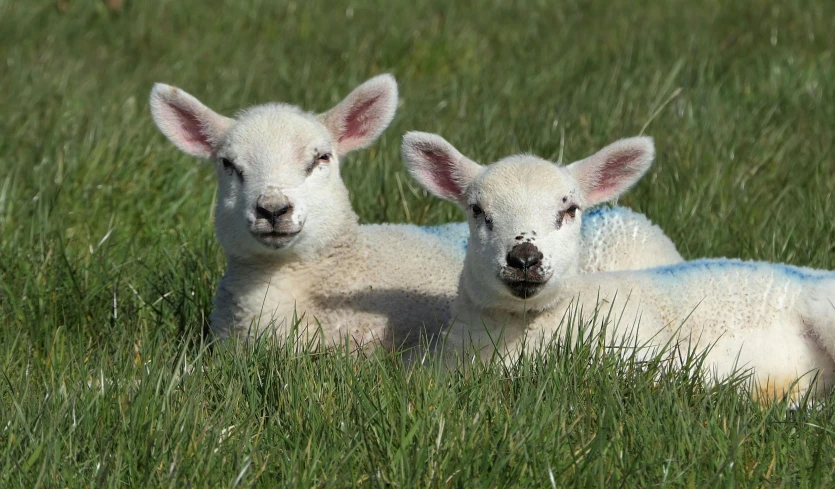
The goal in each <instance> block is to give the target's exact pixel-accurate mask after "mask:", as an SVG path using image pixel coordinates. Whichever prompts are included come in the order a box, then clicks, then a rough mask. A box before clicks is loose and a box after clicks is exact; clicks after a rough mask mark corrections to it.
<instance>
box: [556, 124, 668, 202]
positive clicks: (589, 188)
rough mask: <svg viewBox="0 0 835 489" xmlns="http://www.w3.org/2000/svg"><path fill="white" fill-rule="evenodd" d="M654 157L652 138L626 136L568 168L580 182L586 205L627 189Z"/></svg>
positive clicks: (645, 169)
mask: <svg viewBox="0 0 835 489" xmlns="http://www.w3.org/2000/svg"><path fill="white" fill-rule="evenodd" d="M654 157H655V145H654V144H653V143H652V138H648V137H637V138H627V139H621V140H620V141H616V142H614V143H612V144H610V145H608V146H606V147H605V148H603V149H601V150H600V151H598V152H597V153H595V154H593V155H591V156H589V157H588V158H586V159H584V160H580V161H577V162H575V163H572V164H571V165H569V166H568V167H567V168H568V171H569V172H571V174H572V175H573V176H574V178H576V179H577V181H578V182H579V183H580V189H581V190H582V192H583V194H584V199H585V203H586V205H595V204H599V203H601V202H605V201H607V200H611V199H614V198H616V197H618V196H619V195H621V194H623V193H624V192H626V191H627V190H629V188H630V187H631V186H632V185H634V184H635V183H636V182H637V181H638V180H640V179H641V177H642V176H644V173H646V171H647V170H649V167H650V166H651V165H652V160H653V158H654Z"/></svg>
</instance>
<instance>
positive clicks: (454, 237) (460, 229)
mask: <svg viewBox="0 0 835 489" xmlns="http://www.w3.org/2000/svg"><path fill="white" fill-rule="evenodd" d="M420 229H422V230H424V231H426V232H427V233H429V234H434V235H435V236H437V237H439V238H441V239H443V240H444V241H450V242H452V243H453V244H454V245H457V246H459V247H460V249H461V250H462V251H467V240H468V239H469V238H470V228H469V226H467V223H466V222H451V223H449V224H441V225H440V226H420Z"/></svg>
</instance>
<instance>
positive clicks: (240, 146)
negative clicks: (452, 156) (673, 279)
mask: <svg viewBox="0 0 835 489" xmlns="http://www.w3.org/2000/svg"><path fill="white" fill-rule="evenodd" d="M396 105H397V85H396V83H395V81H394V78H393V77H391V76H390V75H381V76H378V77H375V78H372V79H371V80H369V81H367V82H365V83H363V84H362V85H360V86H359V87H357V88H356V89H355V90H354V91H353V92H351V93H350V94H349V95H348V96H347V97H346V98H345V99H344V100H343V101H342V102H340V103H339V104H337V105H336V106H335V107H333V108H332V109H330V110H329V111H327V112H325V113H324V114H320V115H314V114H311V113H307V112H304V111H302V110H301V109H299V108H298V107H295V106H291V105H286V104H267V105H261V106H256V107H253V108H250V109H248V110H245V111H243V112H241V113H240V114H239V115H238V116H237V117H236V118H235V119H231V118H227V117H224V116H222V115H220V114H217V113H215V112H214V111H212V110H211V109H209V108H208V107H206V106H205V105H203V104H202V103H201V102H199V101H198V100H197V99H196V98H194V97H192V96H191V95H189V94H187V93H185V92H184V91H182V90H180V89H178V88H175V87H171V86H167V85H162V84H158V85H156V86H155V87H154V89H153V91H152V93H151V111H152V115H153V118H154V121H155V122H156V124H157V126H158V127H159V129H160V130H161V131H162V133H163V134H164V135H165V136H167V137H168V139H169V140H171V141H172V142H173V143H174V144H175V145H176V146H177V147H178V148H179V149H181V150H182V151H184V152H185V153H187V154H190V155H193V156H196V157H199V158H204V159H209V160H213V161H214V162H215V168H216V173H217V178H218V199H217V208H216V212H215V225H216V234H217V238H218V241H219V242H220V244H221V246H222V248H223V249H224V251H225V254H226V258H227V268H226V272H225V274H224V277H223V279H222V280H221V282H220V284H219V286H218V291H217V295H216V297H215V303H214V311H213V313H212V318H211V328H212V331H213V332H214V333H215V335H216V336H218V337H220V338H228V337H230V336H235V337H240V338H243V339H244V340H249V339H252V338H254V337H256V336H261V335H266V336H268V337H272V338H275V339H280V340H281V339H286V338H288V337H289V336H290V335H291V334H296V335H298V336H299V337H300V339H301V341H303V343H304V344H305V345H315V344H322V343H324V344H325V345H331V344H337V343H342V342H343V341H344V340H348V341H351V342H353V343H354V344H355V345H356V346H357V347H360V346H361V347H363V348H364V347H369V348H370V347H375V346H383V347H386V348H401V347H403V348H410V347H411V346H413V345H415V343H416V342H417V341H418V340H419V334H420V333H421V332H425V333H426V334H427V335H429V336H430V337H431V336H432V335H433V334H435V332H436V331H437V330H438V329H439V327H440V326H441V325H444V324H446V322H447V321H448V319H449V314H450V310H451V305H452V302H453V300H454V298H455V291H456V288H457V283H458V275H459V274H460V271H461V267H462V264H463V259H464V243H465V236H466V234H467V233H468V228H467V227H466V225H465V224H452V225H446V226H441V227H436V228H420V227H417V226H413V225H392V224H380V225H359V224H358V223H357V221H358V218H357V215H356V214H355V213H354V211H353V210H352V209H351V206H350V202H349V199H348V190H347V188H346V187H345V184H344V183H343V181H342V179H341V178H340V175H339V163H340V159H341V158H342V157H343V156H345V155H346V154H348V153H349V152H351V151H353V150H356V149H359V148H362V147H365V146H367V145H369V144H371V143H372V142H373V141H374V140H375V139H376V138H377V137H378V136H379V135H380V134H381V133H382V131H383V130H384V129H385V128H386V127H387V126H388V124H389V123H390V122H391V120H392V118H393V116H394V112H395V108H396ZM612 214H613V218H617V219H619V220H621V221H623V222H624V223H625V224H627V225H633V224H634V228H635V229H634V231H635V235H634V238H632V240H633V241H635V242H639V241H641V240H647V241H648V242H657V243H659V244H658V245H657V247H659V248H666V251H667V253H666V255H663V256H664V257H666V258H664V259H667V260H673V261H675V259H676V258H677V259H678V260H680V257H679V256H678V254H677V253H676V252H675V247H674V246H673V245H672V243H671V242H670V241H669V239H668V238H667V237H666V236H664V234H663V233H662V232H661V231H660V229H658V228H655V227H653V226H652V225H651V224H650V223H649V221H647V220H646V219H645V218H643V217H642V216H637V215H631V214H629V213H627V212H620V213H618V212H617V211H614V212H613V213H612ZM641 226H643V227H644V228H646V229H643V228H642V227H641ZM590 236H593V237H594V239H599V243H600V244H601V245H605V246H628V245H625V244H623V243H621V242H619V241H617V240H613V239H607V238H606V236H605V233H604V235H603V236H596V235H595V234H594V233H591V232H590ZM609 255H612V257H614V258H613V259H608V261H607V260H602V261H601V260H598V259H595V260H593V263H594V264H595V265H594V266H604V267H605V266H611V267H616V266H617V265H618V264H619V260H620V262H621V263H623V264H627V265H631V264H632V262H631V261H630V260H627V259H623V258H622V257H621V258H617V256H618V253H616V252H614V253H613V252H610V251H608V250H606V251H601V252H600V253H598V254H597V256H609ZM659 259H661V257H659ZM421 328H425V330H424V331H422V330H421Z"/></svg>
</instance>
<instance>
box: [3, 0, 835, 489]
mask: <svg viewBox="0 0 835 489" xmlns="http://www.w3.org/2000/svg"><path fill="white" fill-rule="evenodd" d="M834 28H835V4H832V3H831V2H827V1H824V0H819V1H812V0H808V1H805V0H790V1H786V2H772V1H766V0H743V1H740V2H719V1H715V0H697V1H685V0H673V1H669V2H654V1H649V0H639V1H636V2H617V3H615V2H607V1H604V0H587V1H566V2H546V1H536V2H528V3H525V4H517V3H513V2H498V1H466V2H445V1H442V0H418V1H411V2H406V1H396V2H393V3H388V4H384V5H383V4H378V2H370V1H365V0H359V1H351V2H347V1H341V0H339V1H334V2H321V3H318V4H317V3H314V2H268V1H259V0H245V1H218V0H212V1H206V2H188V1H186V2H176V1H165V0H154V1H147V2H130V1H129V2H127V3H126V6H125V8H124V9H123V10H121V11H119V12H116V13H111V12H109V11H108V10H107V9H106V8H105V7H104V6H103V5H102V4H101V2H94V1H89V2H73V3H71V4H70V5H69V9H68V10H66V11H61V10H60V9H58V8H57V7H56V3H55V2H52V1H36V2H16V1H11V0H5V1H4V0H0V94H2V95H0V115H2V117H0V134H2V137H0V325H2V326H3V327H2V329H0V374H2V376H1V378H0V414H2V419H0V422H2V427H0V465H2V471H0V486H2V487H105V486H107V487H109V486H126V487H161V486H168V487H181V486H194V487H209V486H211V487H216V486H221V487H226V486H263V487H274V486H352V485H398V486H407V487H409V486H441V485H452V486H468V487H469V486H495V487H505V486H536V487H543V486H545V487H548V486H556V487H564V486H596V487H616V486H625V487H648V486H685V487H718V486H728V487H730V486H734V487H737V486H740V487H748V486H750V487H763V486H768V487H776V486H787V487H827V486H829V485H831V484H832V483H833V479H834V478H835V476H833V473H832V469H831V467H832V463H833V461H834V460H835V443H833V439H835V437H833V429H832V425H833V423H832V421H833V419H834V417H833V416H834V415H835V413H833V408H832V403H831V402H830V401H828V400H824V401H822V402H820V403H819V404H817V405H816V406H814V407H811V408H810V407H807V406H800V407H799V408H798V409H796V410H789V409H788V406H787V405H786V404H785V403H780V402H778V403H774V404H760V403H756V402H753V401H752V400H751V399H750V398H749V397H748V396H745V395H740V394H739V391H738V389H737V387H738V386H737V385H736V384H735V383H734V382H730V383H723V384H719V385H712V384H710V383H705V382H704V381H703V378H702V375H698V374H696V372H693V371H692V370H689V369H683V370H678V369H669V368H667V367H665V365H664V364H663V363H656V364H649V365H646V364H641V365H639V366H636V364H635V362H630V360H629V358H626V359H623V358H619V357H618V356H616V355H604V354H601V353H602V352H601V351H600V349H599V346H598V345H597V344H594V343H581V344H580V345H579V346H577V347H568V346H565V345H555V346H554V347H553V348H551V349H549V350H547V351H546V352H544V353H543V354H542V355H541V356H539V357H534V358H526V359H525V360H523V361H522V362H521V363H520V364H519V365H517V366H514V367H509V368H505V367H503V366H500V365H491V366H475V367H474V368H473V369H472V370H469V371H468V372H466V373H464V372H461V373H456V374H448V375H445V374H442V373H441V372H440V371H439V370H437V369H433V368H419V369H414V370H411V371H404V370H403V369H402V368H401V365H400V360H399V359H398V358H397V357H396V356H391V355H375V356H372V357H370V358H357V357H354V356H351V355H347V354H345V352H344V351H333V352H322V353H303V352H302V350H299V349H294V348H291V346H292V345H291V346H288V347H287V348H265V347H264V345H260V344H258V345H254V346H252V347H242V346H241V347H235V346H232V347H229V348H214V347H212V346H210V345H208V344H207V341H208V339H209V338H208V337H206V336H204V334H203V333H204V332H205V328H206V322H207V317H208V315H209V314H210V312H211V301H212V296H213V293H214V287H215V284H216V283H217V280H218V279H219V277H220V274H221V273H222V270H223V265H224V263H223V260H224V259H223V256H222V254H221V252H220V250H219V248H218V246H217V244H216V243H215V240H214V237H213V224H212V221H213V216H212V207H213V202H214V198H215V196H214V187H215V186H214V176H213V172H212V170H211V169H210V168H209V167H208V165H204V164H201V163H200V162H197V161H194V160H193V159H191V158H188V157H186V156H184V155H182V154H180V153H179V152H177V151H176V150H175V149H174V148H173V147H172V146H171V145H170V144H169V143H168V142H167V141H166V140H165V139H164V138H163V137H162V136H161V135H160V134H159V133H158V132H157V131H156V129H155V127H154V126H153V123H152V122H151V120H150V117H149V113H148V107H147V97H148V94H149V91H150V87H151V85H152V83H153V82H155V81H163V82H167V83H172V84H175V85H177V86H180V87H182V88H183V89H185V90H187V91H189V92H191V93H193V94H194V95H196V96H197V97H199V98H200V99H201V100H203V101H204V102H205V103H207V104H208V105H209V106H211V107H213V108H214V109H216V110H218V111H220V112H223V113H225V114H229V115H232V114H234V113H235V111H236V110H238V109H240V108H243V107H246V106H248V105H251V104H255V103H262V102H267V101H275V100H278V101H285V102H291V103H295V104H299V105H301V106H303V107H304V108H306V109H309V110H315V111H324V110H326V109H327V108H329V107H330V106H332V105H333V104H334V103H336V102H337V101H338V100H340V98H341V97H342V96H344V95H345V94H346V93H347V92H348V91H349V90H350V89H351V88H352V87H353V86H355V85H356V84H358V83H359V82H361V81H363V80H364V79H366V78H368V77H370V76H372V75H374V74H377V73H380V72H384V71H387V72H391V73H393V74H394V75H395V76H396V77H397V79H398V81H399V82H400V90H401V96H402V103H401V106H400V108H399V110H398V115H397V117H396V119H395V121H394V123H393V124H392V126H391V128H390V129H388V130H387V131H386V133H385V134H384V135H383V137H382V139H381V140H380V142H379V143H378V144H376V145H375V146H374V147H372V148H370V149H367V150H364V151H362V152H360V153H358V154H356V155H355V156H352V157H351V158H350V159H349V160H348V161H347V162H346V163H345V165H344V166H343V176H344V178H345V180H346V182H347V184H348V186H349V188H350V190H351V192H352V202H353V204H354V206H355V208H356V209H357V212H358V213H359V214H360V217H361V219H362V220H363V222H382V221H395V222H414V223H419V224H434V223H441V222H447V221H450V220H460V219H462V215H461V214H460V213H459V211H458V210H457V209H456V208H454V206H452V205H450V204H447V203H442V202H438V201H437V200H435V199H433V198H431V197H430V196H429V195H427V194H426V193H425V192H423V191H421V190H419V188H418V187H417V185H416V184H415V183H414V182H413V181H412V180H410V179H409V177H408V176H407V173H406V172H405V170H404V167H403V165H402V163H401V162H400V158H399V154H398V149H399V142H400V135H401V134H402V133H403V132H405V131H407V130H412V129H415V130H424V131H432V132H439V133H441V134H442V135H444V136H445V137H446V138H448V139H449V140H450V141H451V142H453V143H454V144H455V145H456V146H457V147H459V148H460V149H461V150H462V151H463V152H464V153H465V154H468V155H470V156H472V157H473V158H475V159H477V160H478V161H481V162H485V163H486V162H490V161H492V160H495V159H497V158H499V157H501V156H505V155H508V154H511V153H514V152H520V151H526V152H532V153H535V154H538V155H541V156H543V157H546V158H551V159H554V160H562V161H564V162H568V161H572V160H575V159H579V158H581V157H583V156H585V155H587V154H589V153H591V152H593V151H594V150H596V149H598V148H600V147H602V146H603V145H605V144H607V143H608V142H611V141H613V140H615V139H617V138H620V137H625V136H629V135H635V134H638V133H639V132H641V131H642V130H643V132H644V133H645V134H648V135H651V136H653V137H654V138H655V141H656V146H657V153H658V156H657V159H656V163H655V165H654V167H653V169H652V171H651V172H650V174H649V175H648V176H647V177H645V178H644V180H643V181H642V183H641V184H640V185H639V186H638V187H637V188H636V189H634V190H633V191H631V192H630V193H629V194H628V195H627V196H626V197H625V198H624V199H622V201H621V204H624V205H628V206H631V207H633V208H635V209H637V210H639V211H642V212H645V213H646V214H647V215H649V216H650V218H652V219H653V220H654V221H655V222H656V223H658V224H659V225H660V226H661V227H662V228H663V229H664V230H665V231H667V233H668V234H669V235H670V237H671V238H672V239H673V240H674V241H675V242H676V244H677V245H678V246H679V248H680V250H681V251H682V253H683V254H684V255H685V256H687V257H693V258H695V257H701V256H735V257H742V258H754V259H761V260H773V261H781V262H788V263H793V264H799V265H805V266H814V267H819V268H828V269H832V268H835V245H833V237H835V224H833V218H832V216H833V215H835V213H833V211H835V198H834V197H833V193H835V163H834V161H835V159H833V125H834V124H835V104H833V103H832V101H833V100H834V99H835V69H834V68H833V48H832V43H831V33H832V31H833V29H834Z"/></svg>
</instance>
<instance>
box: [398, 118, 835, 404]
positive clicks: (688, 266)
mask: <svg viewBox="0 0 835 489" xmlns="http://www.w3.org/2000/svg"><path fill="white" fill-rule="evenodd" d="M409 141H410V144H411V145H412V146H413V147H414V148H415V149H413V150H412V151H410V152H409V153H408V154H409V155H410V156H411V158H410V161H409V165H410V168H411V171H412V174H413V175H415V176H416V177H417V179H418V180H420V181H421V183H422V184H423V185H424V186H425V187H426V188H427V189H428V190H430V191H431V192H433V193H435V194H436V195H438V196H440V197H442V198H446V199H449V200H452V201H454V202H456V203H458V204H459V205H460V206H461V207H462V208H463V209H464V210H465V211H466V212H467V213H468V215H469V226H470V238H469V244H468V247H467V251H466V256H465V259H464V266H463V269H462V272H461V279H460V282H459V288H458V298H457V301H456V304H455V307H454V311H453V314H454V317H455V318H456V320H455V321H454V322H453V323H452V324H451V325H450V327H449V328H448V330H447V337H446V340H445V343H444V351H442V352H441V353H442V354H443V355H444V356H445V357H446V358H447V360H449V361H452V362H454V363H457V362H458V361H460V360H461V356H462V355H464V356H465V357H466V358H469V356H470V355H472V354H478V355H481V357H482V358H483V359H485V360H486V359H490V358H493V354H494V352H495V349H496V348H497V347H498V348H499V349H500V352H501V353H502V354H503V358H504V359H505V361H514V360H515V359H516V358H517V357H518V355H519V354H520V353H521V351H522V350H523V349H528V348H533V349H535V348H539V347H541V346H542V345H543V344H547V343H548V342H550V341H553V340H555V339H556V340H559V339H561V338H563V337H565V335H566V332H567V331H566V329H567V327H568V326H567V324H569V325H570V326H571V327H575V328H576V327H577V326H578V325H579V324H582V323H583V321H584V320H590V319H593V318H594V316H593V314H594V312H595V311H601V312H602V313H603V315H604V316H605V315H606V314H607V313H608V312H610V311H611V312H612V313H613V316H612V317H610V318H609V319H610V320H611V323H610V324H608V325H607V329H606V330H605V335H606V336H605V339H606V341H607V342H608V344H612V343H615V344H621V343H622V341H623V340H624V339H628V340H629V341H628V343H629V344H633V345H641V346H643V349H639V350H638V352H637V354H638V355H639V356H643V355H652V354H654V352H657V351H658V350H659V349H660V348H663V347H664V346H665V345H669V344H673V345H675V344H684V345H686V348H688V349H693V350H695V351H701V352H705V354H706V357H705V358H706V362H707V363H706V365H707V366H708V367H709V368H710V369H712V372H713V374H715V376H714V378H722V377H725V376H728V375H730V374H732V373H733V372H735V371H738V370H743V371H745V370H749V371H750V372H751V374H752V383H751V386H752V388H753V389H754V392H755V394H756V395H758V396H763V397H766V398H773V397H774V396H781V395H784V394H788V395H790V396H791V397H792V398H794V399H797V398H799V397H800V396H802V395H804V394H805V393H807V392H809V393H810V394H814V395H819V394H822V393H824V392H826V391H828V390H829V389H830V388H831V387H832V386H833V384H835V362H833V355H835V306H833V303H834V302H835V273H833V272H829V271H823V270H812V269H808V268H799V267H791V266H787V265H781V264H772V263H755V262H743V261H739V260H728V259H719V260H698V261H693V262H689V263H678V264H672V265H667V266H662V267H657V268H651V269H644V270H633V271H609V272H603V271H601V272H597V273H585V274H584V273H580V269H581V266H580V265H581V263H583V260H582V258H581V256H582V255H583V253H584V249H583V248H584V246H586V245H585V243H586V241H584V240H588V239H589V237H590V236H596V235H597V234H598V233H600V235H601V236H606V232H605V231H604V229H605V228H606V227H607V225H606V222H607V221H611V222H615V223H617V222H618V220H620V219H622V218H621V217H619V216H618V214H619V213H620V211H618V210H614V211H608V215H607V212H606V211H598V212H596V211H591V212H590V213H586V211H585V209H587V208H589V207H591V206H594V205H596V204H598V203H600V202H602V201H606V200H609V199H613V198H616V197H617V196H618V195H620V194H621V193H622V192H623V191H625V190H626V189H627V188H629V187H630V186H631V185H632V184H634V183H635V182H636V181H637V180H638V179H639V178H640V177H641V176H642V175H643V174H644V172H646V170H647V168H648V167H649V165H650V162H651V159H652V154H653V146H652V141H651V140H649V139H648V138H630V139H624V140H621V141H618V142H615V143H613V144H611V145H609V146H607V147H606V148H604V149H603V150H601V151H599V152H598V153H596V154H594V155H592V156H590V157H589V158H586V159H584V160H581V161H578V162H576V163H573V164H571V165H568V166H558V165H555V164H553V163H551V162H548V161H545V160H542V159H540V158H537V157H534V156H530V155H520V156H512V157H509V158H505V159H503V160H500V161H499V162H497V163H494V164H492V165H490V166H487V167H482V166H480V165H478V164H476V163H474V162H472V161H470V160H469V159H467V158H466V157H464V156H462V155H460V153H459V152H458V151H457V150H455V148H453V147H452V146H451V145H450V144H449V143H447V142H446V141H444V140H443V139H441V138H439V137H438V136H434V135H424V134H412V135H411V136H410V137H409ZM589 217H591V219H588V220H589V221H596V223H595V225H594V226H592V227H589V228H586V227H585V224H586V220H587V218H589ZM627 234H628V233H627ZM593 241H594V239H593ZM638 241H641V240H638ZM577 312H579V314H580V316H581V319H580V321H574V322H571V321H569V322H568V323H566V321H565V318H567V317H573V314H574V313H577ZM599 319H600V317H598V320H599ZM574 332H575V333H576V330H575V331H574ZM571 337H572V338H575V339H576V338H577V335H576V334H572V335H571ZM673 357H674V358H675V355H674V356H673Z"/></svg>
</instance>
